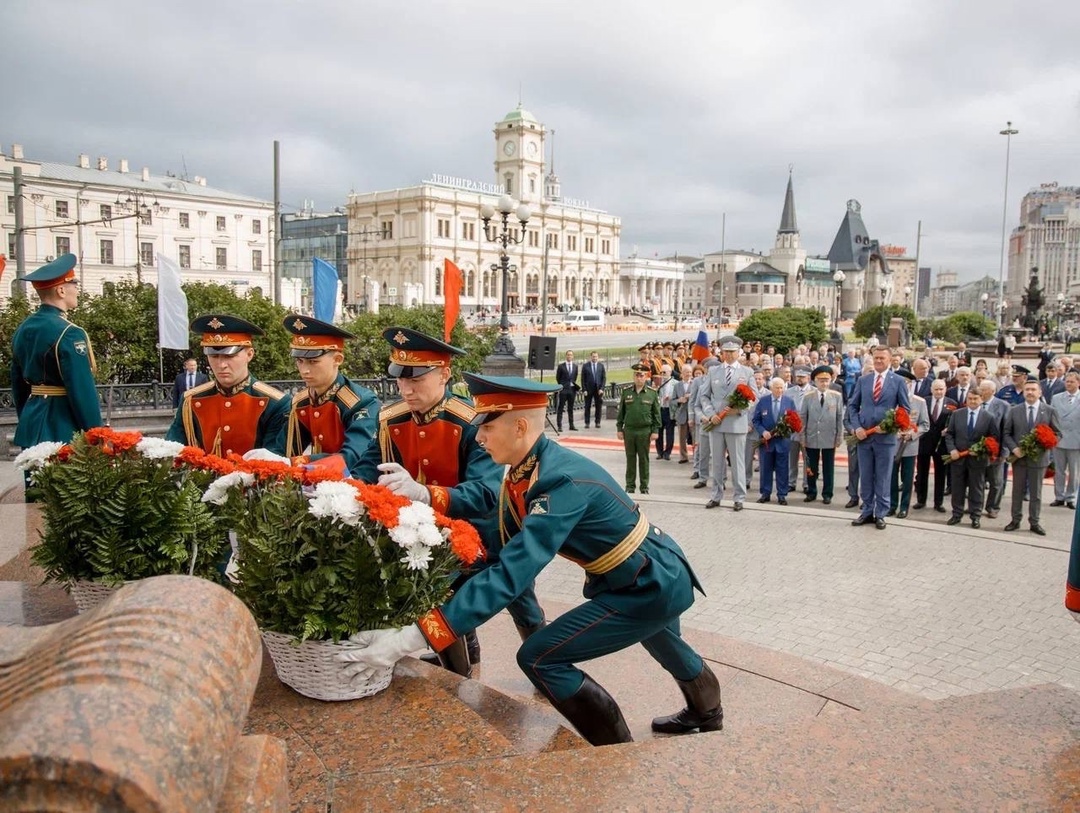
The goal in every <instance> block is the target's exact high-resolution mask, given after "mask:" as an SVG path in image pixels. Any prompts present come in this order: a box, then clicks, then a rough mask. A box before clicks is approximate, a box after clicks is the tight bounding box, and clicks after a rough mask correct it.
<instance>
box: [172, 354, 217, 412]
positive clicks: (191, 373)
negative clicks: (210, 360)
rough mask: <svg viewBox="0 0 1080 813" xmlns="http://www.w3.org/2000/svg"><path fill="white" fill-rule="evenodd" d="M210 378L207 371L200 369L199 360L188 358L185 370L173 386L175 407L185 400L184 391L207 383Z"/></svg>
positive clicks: (177, 377) (185, 362)
mask: <svg viewBox="0 0 1080 813" xmlns="http://www.w3.org/2000/svg"><path fill="white" fill-rule="evenodd" d="M209 380H210V379H209V378H207V376H206V373H203V372H200V371H199V365H198V362H196V361H195V359H186V360H185V361H184V370H183V372H181V373H180V374H179V375H178V376H176V381H175V382H174V383H173V388H172V405H173V409H176V408H177V407H179V406H180V402H181V401H182V400H184V393H185V392H187V391H188V390H190V389H191V388H192V387H197V386H199V385H200V384H205V383H206V382H208V381H209Z"/></svg>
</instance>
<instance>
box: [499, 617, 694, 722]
mask: <svg viewBox="0 0 1080 813" xmlns="http://www.w3.org/2000/svg"><path fill="white" fill-rule="evenodd" d="M637 643H640V644H641V645H642V646H643V647H645V651H646V652H648V653H649V654H650V655H651V656H652V657H653V659H654V660H655V661H656V662H657V663H659V664H660V665H661V666H662V667H664V669H665V670H666V671H667V672H668V673H669V674H670V675H671V676H672V677H673V678H675V679H676V680H682V681H689V680H693V679H694V678H696V677H697V676H698V675H699V674H701V668H702V666H703V665H704V662H703V661H702V659H701V656H700V655H698V654H697V653H696V652H695V651H694V650H693V649H691V647H690V645H689V644H688V643H686V641H684V640H683V639H682V637H681V636H680V635H679V617H678V616H677V615H676V616H672V617H670V618H633V617H631V616H628V615H625V614H624V613H620V612H618V611H616V610H612V609H609V608H607V607H605V606H603V605H602V604H600V603H599V602H597V601H587V602H585V603H584V604H580V605H578V606H577V607H575V608H574V609H572V610H570V611H569V612H567V613H564V614H563V615H561V616H559V617H558V618H557V619H555V620H554V621H553V622H552V623H550V624H548V625H547V626H546V627H544V628H543V629H541V630H539V631H538V632H535V633H533V635H532V636H530V637H529V639H528V640H527V641H525V643H523V644H522V645H521V648H520V649H519V650H518V653H517V662H518V666H520V667H521V671H523V672H524V673H525V676H526V677H528V678H529V680H530V681H532V683H533V685H534V686H536V688H537V689H539V690H540V691H541V692H543V694H544V695H545V696H546V697H547V698H548V699H550V700H554V701H559V700H565V699H566V698H568V697H570V696H571V695H573V694H574V693H575V692H577V690H578V689H580V688H581V682H582V680H583V679H584V677H583V673H582V671H581V670H580V669H578V668H577V666H575V664H577V663H581V662H582V661H589V660H592V659H594V658H599V657H601V656H603V655H610V654H611V653H612V652H618V651H619V650H622V649H626V648H628V647H630V646H632V645H633V644H637Z"/></svg>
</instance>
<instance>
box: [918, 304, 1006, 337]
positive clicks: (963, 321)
mask: <svg viewBox="0 0 1080 813" xmlns="http://www.w3.org/2000/svg"><path fill="white" fill-rule="evenodd" d="M919 330H920V331H921V332H922V334H923V335H924V336H925V335H926V332H927V331H928V330H932V331H933V332H934V342H935V344H936V343H945V344H956V343H957V342H968V341H971V340H972V339H986V338H989V337H991V336H993V335H994V333H995V331H996V330H997V326H996V325H995V324H994V321H993V320H992V319H988V318H987V317H985V316H983V315H982V314H981V313H975V312H973V311H960V312H959V313H953V314H950V315H949V316H946V317H945V318H944V319H924V320H923V321H921V322H919Z"/></svg>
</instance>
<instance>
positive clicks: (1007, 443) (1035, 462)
mask: <svg viewBox="0 0 1080 813" xmlns="http://www.w3.org/2000/svg"><path fill="white" fill-rule="evenodd" d="M1039 424H1046V425H1047V426H1049V427H1050V428H1051V429H1052V430H1053V432H1054V434H1055V435H1057V436H1058V438H1060V437H1061V424H1060V422H1059V421H1058V416H1057V413H1055V412H1054V410H1053V409H1051V408H1050V406H1049V405H1048V404H1046V403H1044V402H1043V400H1042V388H1041V387H1040V386H1039V379H1038V378H1037V377H1036V376H1033V375H1029V376H1028V379H1027V381H1026V382H1024V402H1023V403H1022V404H1017V405H1016V406H1014V407H1013V408H1012V409H1010V410H1009V414H1008V415H1006V416H1005V437H1004V439H1003V443H1002V445H1003V446H1004V447H1005V448H1004V450H1003V451H1005V452H1007V453H1008V454H1010V455H1012V456H1015V457H1016V458H1017V459H1016V460H1015V461H1014V462H1013V491H1012V521H1011V522H1010V523H1009V524H1008V525H1006V526H1005V530H1006V531H1015V530H1016V529H1017V528H1019V527H1020V520H1022V519H1023V518H1024V495H1025V494H1026V495H1027V498H1028V524H1029V526H1030V527H1031V532H1032V533H1033V534H1038V535H1039V536H1046V531H1044V530H1043V527H1042V526H1041V525H1040V524H1039V514H1040V512H1041V510H1042V481H1043V476H1044V475H1045V474H1046V467H1047V465H1049V463H1050V452H1049V450H1047V449H1043V450H1041V451H1039V452H1037V453H1036V454H1034V455H1031V456H1027V455H1025V454H1024V452H1023V450H1022V449H1021V448H1020V443H1021V441H1023V439H1024V437H1025V436H1026V435H1027V434H1028V433H1029V432H1032V431H1034V429H1035V427H1036V426H1038V425H1039Z"/></svg>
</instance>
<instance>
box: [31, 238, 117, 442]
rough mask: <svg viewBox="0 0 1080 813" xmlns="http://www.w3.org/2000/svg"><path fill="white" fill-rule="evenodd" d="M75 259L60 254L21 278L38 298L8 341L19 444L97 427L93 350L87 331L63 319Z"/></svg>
mask: <svg viewBox="0 0 1080 813" xmlns="http://www.w3.org/2000/svg"><path fill="white" fill-rule="evenodd" d="M77 262H78V259H77V258H76V256H75V255H74V254H64V255H63V256H62V257H59V258H57V259H55V260H53V261H52V262H51V263H48V264H47V265H43V266H41V268H38V269H37V270H36V271H33V272H31V273H29V274H27V275H26V276H25V277H22V278H21V279H24V280H26V281H27V282H29V283H31V284H32V285H33V286H34V290H35V291H36V292H37V295H38V298H39V299H40V300H41V305H40V306H39V307H38V309H37V310H36V311H35V312H34V313H32V314H30V316H28V317H26V319H25V320H24V321H23V323H22V324H21V325H19V327H18V329H17V330H16V331H15V335H14V337H13V338H12V340H11V345H12V347H11V356H12V358H11V393H12V397H13V398H14V401H15V414H16V415H17V416H18V419H19V423H18V426H17V427H16V428H15V444H16V445H17V446H21V447H23V448H28V447H30V446H34V445H35V444H38V443H42V442H44V441H54V442H58V443H67V442H68V441H69V440H71V437H72V435H74V434H75V433H76V432H79V431H83V430H86V429H90V428H92V427H95V426H100V425H101V407H100V406H99V402H98V395H97V387H96V385H95V383H94V370H95V364H94V349H93V348H92V347H91V346H90V338H89V337H88V336H87V335H86V331H85V330H83V329H82V328H81V327H79V326H78V325H75V324H72V323H71V322H69V321H68V319H67V313H68V310H70V309H71V308H74V307H75V305H76V304H77V303H78V298H79V286H78V284H77V283H76V282H75V265H76V263H77Z"/></svg>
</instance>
